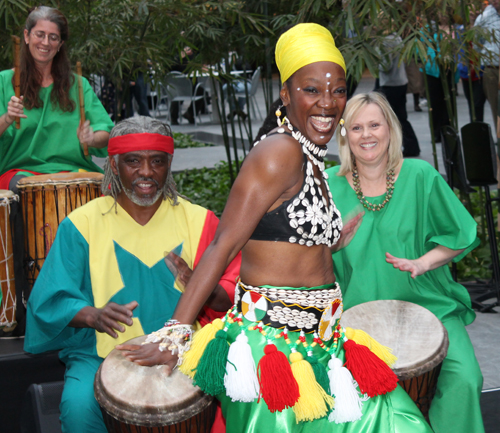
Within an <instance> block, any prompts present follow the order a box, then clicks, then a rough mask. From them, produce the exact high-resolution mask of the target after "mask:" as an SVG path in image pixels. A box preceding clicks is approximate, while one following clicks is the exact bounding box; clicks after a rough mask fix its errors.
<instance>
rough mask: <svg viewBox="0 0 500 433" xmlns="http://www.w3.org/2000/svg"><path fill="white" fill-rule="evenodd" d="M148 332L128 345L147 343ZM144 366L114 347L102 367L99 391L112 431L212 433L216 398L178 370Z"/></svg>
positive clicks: (96, 387)
mask: <svg viewBox="0 0 500 433" xmlns="http://www.w3.org/2000/svg"><path fill="white" fill-rule="evenodd" d="M145 339H146V337H145V336H142V337H137V338H133V339H132V340H130V341H128V342H127V344H141V343H142V342H143V341H144V340H145ZM164 368H165V367H164V366H160V367H143V366H140V365H138V364H135V363H133V362H130V361H129V360H128V359H126V358H125V357H124V356H123V355H122V353H121V352H120V351H119V350H116V349H114V350H113V351H112V352H111V353H110V354H109V355H108V356H107V358H106V359H105V360H104V362H103V363H102V364H101V366H100V367H99V370H97V374H96V376H95V381H94V394H95V398H96V400H97V402H98V403H99V405H100V406H101V410H102V413H103V417H104V421H105V423H106V428H107V429H108V432H110V433H112V432H113V433H114V432H120V433H121V432H128V433H130V432H133V433H144V432H150V433H153V432H154V433H174V432H175V433H205V432H206V433H208V432H210V429H211V427H212V424H213V421H214V417H215V409H216V405H215V403H214V401H213V397H212V396H210V395H206V394H204V393H203V392H202V391H201V390H200V389H199V388H198V387H195V386H193V384H192V380H191V379H190V378H188V377H187V376H185V375H183V374H182V373H181V372H180V371H179V370H175V371H174V372H173V373H172V375H170V376H167V375H166V374H165V373H164V371H163V369H164Z"/></svg>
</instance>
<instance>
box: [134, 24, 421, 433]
mask: <svg viewBox="0 0 500 433" xmlns="http://www.w3.org/2000/svg"><path fill="white" fill-rule="evenodd" d="M276 62H277V65H278V68H279V70H280V73H281V77H282V81H283V83H284V84H283V87H282V89H281V92H280V96H281V99H282V101H283V105H284V106H285V107H286V113H287V114H286V116H285V117H283V113H282V111H281V109H278V110H277V111H276V115H277V124H278V126H277V128H276V129H274V130H273V131H271V133H270V134H268V135H267V137H262V138H261V141H260V142H259V143H258V144H257V145H256V147H255V148H254V149H253V150H252V152H250V153H249V155H248V157H247V158H246V160H245V162H244V164H243V166H242V169H241V171H240V174H239V176H238V178H237V179H236V181H235V183H234V186H233V189H232V190H231V193H230V196H229V199H228V202H227V205H226V208H225V210H224V213H223V214H222V218H221V221H220V224H219V228H218V231H217V233H216V235H215V239H214V241H213V242H212V243H211V244H210V246H209V247H208V248H207V250H206V253H205V255H204V256H203V258H202V259H201V261H200V263H199V264H198V267H197V268H196V269H195V271H194V273H193V276H192V277H191V280H190V281H189V283H188V285H187V287H186V291H185V293H184V294H183V295H182V297H181V299H180V301H179V303H178V305H177V308H176V310H175V313H174V315H173V318H174V319H175V321H174V322H173V323H175V324H174V325H173V326H180V324H187V325H189V324H191V323H193V321H194V319H195V318H196V316H197V314H198V310H199V309H200V308H201V306H202V305H203V304H204V303H205V300H206V299H207V298H208V297H209V296H210V291H211V287H213V286H214V284H215V283H214V282H215V281H217V279H218V278H219V276H220V273H221V272H222V271H223V270H224V269H225V267H226V266H227V263H229V261H231V259H232V258H233V257H234V256H235V255H236V254H237V253H238V251H240V249H241V250H242V253H243V254H242V265H241V274H240V275H241V280H240V281H238V283H237V288H236V299H235V304H234V306H233V308H231V310H230V311H229V312H228V313H227V315H226V316H225V318H224V319H223V320H222V321H221V320H215V321H214V322H213V323H212V324H209V325H207V326H205V327H204V328H203V329H202V330H201V331H199V332H198V333H197V334H195V337H194V339H193V342H192V344H191V347H190V349H189V350H187V351H186V352H185V353H184V354H183V356H182V357H181V361H182V364H181V365H180V369H181V371H182V372H184V373H185V374H187V375H190V376H192V377H193V376H194V382H195V383H196V385H198V386H199V387H200V388H201V389H202V390H203V391H204V392H206V393H208V394H212V395H215V396H217V398H218V399H219V400H220V401H221V405H222V411H223V414H224V417H225V419H226V428H227V431H229V432H252V433H257V432H268V431H269V432H283V433H284V432H302V431H304V432H305V431H315V432H316V433H319V432H321V431H325V432H326V431H333V432H368V431H370V432H372V431H373V432H405V433H406V432H430V429H429V427H428V426H427V424H426V423H425V421H424V420H423V417H422V415H421V414H420V412H419V411H418V409H417V408H416V406H415V405H414V404H413V402H412V401H411V400H410V398H409V397H408V396H407V395H406V394H405V392H404V391H402V390H401V389H400V388H399V387H397V385H396V383H397V378H396V377H395V375H394V374H393V373H392V371H391V370H390V368H389V367H388V366H387V364H386V362H387V363H390V362H391V361H392V362H394V359H393V357H392V355H391V354H390V352H389V351H387V350H386V348H383V347H381V348H380V347H379V350H375V349H374V348H373V349H372V350H373V352H377V354H378V355H379V356H381V357H382V358H384V361H386V362H384V361H382V359H380V357H379V356H376V355H375V354H374V353H373V352H372V351H370V350H369V349H368V348H367V347H365V346H363V345H361V344H357V343H356V342H355V341H354V340H350V339H348V338H347V336H346V331H345V330H344V329H343V328H342V327H341V326H340V324H339V321H340V316H341V314H342V294H341V291H340V287H339V286H338V284H337V283H336V282H335V276H334V273H333V266H332V259H331V251H332V249H337V248H339V247H340V246H341V245H342V244H343V243H344V242H345V239H346V238H348V237H349V233H351V232H352V231H353V230H354V229H355V228H356V225H357V224H358V223H359V221H360V217H359V216H358V217H357V218H355V219H353V220H351V221H350V222H349V223H348V224H346V227H344V228H343V227H342V219H341V217H340V214H339V212H338V211H337V208H336V207H335V204H334V202H333V200H332V195H331V193H330V191H329V189H328V184H327V182H326V178H327V176H326V175H325V173H324V162H323V157H324V156H325V155H326V151H327V148H326V145H327V143H328V142H329V141H330V139H331V138H332V136H333V134H334V132H335V129H336V128H337V125H338V124H339V123H340V124H341V125H342V124H343V120H342V113H343V111H344V107H345V104H346V80H345V63H344V59H343V57H342V55H341V54H340V52H339V50H338V49H337V48H336V46H335V42H334V40H333V38H332V35H331V34H330V32H329V31H328V30H327V29H325V28H324V27H321V26H319V25H317V24H299V25H297V26H295V27H293V28H292V29H290V30H289V31H287V32H286V33H284V34H283V35H282V36H281V38H280V39H279V41H278V44H277V47H276ZM283 111H284V110H283ZM169 326H170V328H171V327H172V326H171V325H170V324H169V325H167V328H164V329H163V330H161V331H160V332H159V333H158V334H157V335H158V338H159V339H162V338H165V342H168V344H169V345H171V346H170V348H171V349H173V350H172V352H175V351H176V350H177V348H174V347H173V346H175V345H176V344H177V343H176V344H172V343H171V339H170V338H171V336H172V331H170V330H169ZM228 343H229V344H228ZM379 346H380V345H379ZM127 349H128V350H127V351H125V356H127V357H128V358H129V359H130V360H132V361H135V362H137V363H139V364H141V365H153V364H168V365H170V366H171V367H173V366H175V363H176V362H177V359H176V356H173V355H172V354H171V352H170V350H167V351H163V352H162V351H160V350H158V348H157V345H155V344H149V345H145V346H142V347H141V348H139V347H132V346H128V347H127Z"/></svg>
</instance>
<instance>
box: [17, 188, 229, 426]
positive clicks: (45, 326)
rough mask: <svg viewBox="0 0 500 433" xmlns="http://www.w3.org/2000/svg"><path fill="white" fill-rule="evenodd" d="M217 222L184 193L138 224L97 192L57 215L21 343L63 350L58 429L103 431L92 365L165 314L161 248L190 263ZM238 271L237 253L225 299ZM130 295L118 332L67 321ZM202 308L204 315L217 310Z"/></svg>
mask: <svg viewBox="0 0 500 433" xmlns="http://www.w3.org/2000/svg"><path fill="white" fill-rule="evenodd" d="M217 224H218V220H217V217H215V215H214V214H213V213H212V212H210V211H207V210H206V209H204V208H202V207H200V206H196V205H193V204H191V203H189V202H187V201H186V200H183V199H182V198H179V204H178V205H177V206H172V205H171V203H170V201H163V202H162V204H161V206H160V207H159V208H158V210H157V211H156V213H155V214H154V215H153V217H152V218H151V220H150V221H149V222H148V223H147V224H146V225H144V226H142V225H140V224H138V223H137V222H136V221H135V220H134V219H133V218H132V217H131V216H130V215H129V214H128V213H127V212H126V211H125V210H124V209H123V208H121V207H120V206H119V205H117V208H116V212H115V207H114V200H113V198H111V197H102V198H98V199H95V200H93V201H91V202H90V203H88V204H87V205H85V206H82V207H81V208H79V209H77V210H75V211H74V212H72V213H71V214H70V215H69V216H68V218H66V219H65V220H63V222H62V223H61V225H60V226H59V229H58V231H57V236H56V239H55V242H54V244H53V245H52V248H51V250H50V253H49V255H48V257H47V260H46V261H45V263H44V265H43V268H42V270H41V272H40V275H39V276H38V278H37V281H36V283H35V286H34V288H33V291H32V293H31V296H30V299H29V302H28V311H27V329H26V339H25V346H24V348H25V350H26V351H27V352H31V353H40V352H44V351H47V350H59V349H62V350H61V352H60V358H61V360H62V361H63V362H64V363H65V364H66V368H67V370H66V380H65V389H64V393H63V401H62V403H61V419H62V421H63V429H64V430H68V431H69V428H68V426H71V427H70V431H71V432H77V431H82V432H89V431H92V432H99V431H103V432H105V431H106V430H105V427H104V424H103V422H102V417H101V414H100V410H99V407H98V405H97V402H96V401H95V399H94V396H93V378H94V375H95V372H96V371H97V368H98V367H99V365H100V363H101V362H102V360H103V358H105V357H106V356H107V355H108V353H109V352H110V351H111V350H112V349H113V348H114V347H115V346H116V345H117V344H119V343H122V342H125V341H127V340H129V339H131V338H133V337H136V336H139V335H143V334H145V333H150V332H152V331H154V330H156V329H158V328H161V327H162V326H163V324H164V323H165V321H167V320H169V319H170V318H171V316H172V314H173V311H174V309H175V306H176V305H177V301H178V299H179V298H180V296H181V289H180V288H179V287H178V286H177V284H176V282H175V278H174V276H173V275H172V273H171V272H170V270H169V269H168V267H167V265H166V264H165V260H164V256H165V253H166V252H170V251H174V252H176V253H177V254H178V255H179V256H180V257H182V258H183V259H184V260H185V261H186V262H187V264H188V265H189V266H190V268H194V267H196V265H197V263H198V261H199V259H200V258H201V255H202V254H203V252H204V250H205V249H206V247H207V246H208V244H209V243H210V242H211V240H212V239H213V236H214V234H215V230H216V227H217ZM238 272H239V257H238V258H237V259H236V260H235V261H234V262H233V263H232V264H231V265H230V266H229V267H228V269H227V270H226V273H225V274H224V276H223V278H222V279H221V281H220V284H221V285H222V286H223V287H224V289H225V290H226V291H227V292H228V294H229V296H230V297H231V299H232V297H233V296H234V287H235V281H236V277H237V275H238ZM134 300H135V301H137V302H138V303H139V306H138V307H137V308H136V309H135V310H134V312H133V322H134V323H133V325H132V326H130V327H127V329H126V331H125V332H124V333H122V334H120V335H119V337H118V338H117V339H114V338H112V337H110V336H109V335H107V334H102V333H98V332H96V331H95V330H94V329H90V328H73V327H70V326H68V324H69V322H70V321H71V320H72V319H73V317H74V316H75V315H76V314H77V313H78V312H79V311H80V310H81V309H82V308H84V307H86V306H93V307H97V308H101V307H103V306H105V305H106V304H107V303H109V302H115V303H118V304H126V303H128V302H131V301H134ZM206 313H207V315H208V316H209V317H210V318H213V317H214V316H213V314H215V312H211V311H206ZM75 399H76V400H77V401H78V403H76V407H77V408H78V410H77V411H76V412H75V411H74V406H72V405H73V404H74V403H72V402H74V401H75ZM89 406H90V408H89V409H87V407H89ZM76 425H78V426H76Z"/></svg>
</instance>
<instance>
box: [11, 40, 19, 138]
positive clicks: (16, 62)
mask: <svg viewBox="0 0 500 433" xmlns="http://www.w3.org/2000/svg"><path fill="white" fill-rule="evenodd" d="M11 38H12V44H13V45H12V50H13V52H14V93H15V95H16V98H20V97H21V68H20V67H19V66H20V65H19V64H20V59H21V56H20V50H21V39H20V38H19V37H18V36H14V35H12V36H11ZM15 122H16V129H20V128H21V119H20V118H19V117H16V118H15Z"/></svg>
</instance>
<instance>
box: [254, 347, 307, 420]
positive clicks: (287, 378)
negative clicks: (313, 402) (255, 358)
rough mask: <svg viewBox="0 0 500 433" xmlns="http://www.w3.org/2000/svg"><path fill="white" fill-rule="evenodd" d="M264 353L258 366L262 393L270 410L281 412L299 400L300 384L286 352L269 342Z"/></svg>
mask: <svg viewBox="0 0 500 433" xmlns="http://www.w3.org/2000/svg"><path fill="white" fill-rule="evenodd" d="M264 353H265V355H264V356H263V357H262V358H261V359H260V361H259V366H258V367H257V370H258V375H259V385H260V395H261V396H262V398H263V399H264V401H265V402H266V403H267V407H268V409H269V411H270V412H276V411H278V412H281V411H282V410H283V409H286V408H288V407H292V406H293V405H294V404H295V403H296V402H297V400H298V399H299V396H300V395H299V385H298V384H297V381H296V380H295V378H294V377H293V374H292V368H291V367H290V363H289V362H288V359H287V357H286V356H285V354H284V353H282V352H280V351H279V350H278V349H277V348H276V346H275V345H274V344H267V345H266V347H264ZM259 399H260V397H259Z"/></svg>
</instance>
